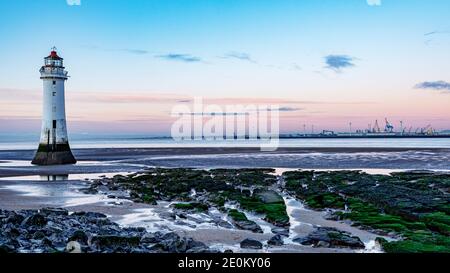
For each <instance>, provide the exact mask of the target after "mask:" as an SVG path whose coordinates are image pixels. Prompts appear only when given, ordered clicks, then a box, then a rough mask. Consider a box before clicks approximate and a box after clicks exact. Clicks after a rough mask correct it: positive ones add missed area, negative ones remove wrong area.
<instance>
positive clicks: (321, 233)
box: [293, 227, 364, 249]
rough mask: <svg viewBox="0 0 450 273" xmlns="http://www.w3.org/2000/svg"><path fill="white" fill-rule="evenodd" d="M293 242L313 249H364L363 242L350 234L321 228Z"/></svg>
mask: <svg viewBox="0 0 450 273" xmlns="http://www.w3.org/2000/svg"><path fill="white" fill-rule="evenodd" d="M293 241H294V242H297V243H300V244H302V245H312V246H313V247H324V248H352V249H360V248H364V244H363V242H362V241H361V240H360V239H359V238H358V237H356V236H352V235H351V234H350V233H348V232H344V231H340V230H337V229H335V228H329V227H319V228H318V229H317V230H315V231H313V232H312V233H310V234H309V235H308V236H306V237H302V238H295V239H294V240H293Z"/></svg>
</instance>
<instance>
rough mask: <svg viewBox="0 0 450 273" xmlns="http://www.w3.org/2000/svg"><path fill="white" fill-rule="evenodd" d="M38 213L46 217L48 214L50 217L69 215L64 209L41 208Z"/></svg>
mask: <svg viewBox="0 0 450 273" xmlns="http://www.w3.org/2000/svg"><path fill="white" fill-rule="evenodd" d="M40 212H41V213H42V214H44V215H45V216H48V215H50V214H52V215H62V216H67V215H69V212H68V211H67V210H66V209H62V208H43V209H41V210H40Z"/></svg>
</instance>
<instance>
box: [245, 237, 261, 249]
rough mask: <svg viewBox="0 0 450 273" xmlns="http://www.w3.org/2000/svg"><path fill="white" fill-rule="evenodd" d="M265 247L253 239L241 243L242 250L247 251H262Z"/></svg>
mask: <svg viewBox="0 0 450 273" xmlns="http://www.w3.org/2000/svg"><path fill="white" fill-rule="evenodd" d="M262 247H263V245H262V243H261V242H260V241H257V240H253V239H245V240H244V241H242V242H241V248H246V249H262Z"/></svg>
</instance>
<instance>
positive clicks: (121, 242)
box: [91, 235, 141, 248]
mask: <svg viewBox="0 0 450 273" xmlns="http://www.w3.org/2000/svg"><path fill="white" fill-rule="evenodd" d="M140 241H141V238H140V237H136V236H120V235H96V236H94V237H92V239H91V245H95V246H96V247H100V248H118V247H124V246H125V247H131V246H138V245H139V243H140Z"/></svg>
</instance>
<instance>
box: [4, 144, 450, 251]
mask: <svg viewBox="0 0 450 273" xmlns="http://www.w3.org/2000/svg"><path fill="white" fill-rule="evenodd" d="M73 152H74V154H75V156H76V157H77V159H78V163H77V164H76V165H59V166H33V165H31V164H30V159H31V158H32V156H33V153H34V151H33V150H3V151H0V177H1V178H0V208H2V209H6V210H14V211H17V210H22V209H35V210H38V209H41V208H43V207H57V208H64V209H67V210H68V211H73V212H76V211H91V212H98V213H103V214H106V215H107V216H108V219H110V220H111V221H113V222H115V223H118V224H119V225H120V226H122V227H144V228H146V229H147V230H148V231H149V232H157V231H163V232H176V233H177V234H179V235H180V236H185V237H189V238H193V239H195V240H198V241H200V242H203V243H205V244H206V245H207V246H208V247H211V248H213V249H218V250H220V251H224V250H227V249H228V250H231V251H235V252H248V251H250V252H254V251H257V252H382V249H381V247H380V246H379V244H378V243H376V239H377V238H381V237H383V238H385V239H386V240H396V239H397V237H396V236H395V235H394V234H389V235H388V234H384V235H383V234H381V235H380V234H379V233H376V232H374V231H371V230H370V229H369V230H367V229H361V228H359V227H357V226H356V227H355V226H354V225H353V224H352V222H351V221H335V220H333V219H331V218H330V216H331V214H330V212H332V210H331V211H330V210H315V209H311V208H309V207H308V206H305V204H304V203H303V201H302V200H299V199H297V198H295V197H294V196H293V195H292V193H288V192H286V190H285V189H284V188H283V187H282V186H276V185H274V186H271V187H269V188H267V189H268V190H274V191H275V192H277V194H278V195H280V196H281V197H283V198H284V202H283V203H284V204H285V206H286V212H287V216H288V217H289V228H288V231H289V232H288V234H289V235H287V237H286V238H285V239H284V243H283V244H282V245H279V246H269V245H267V244H265V246H264V247H263V248H262V249H260V250H254V249H253V250H248V249H243V248H241V247H240V246H239V243H240V242H241V241H242V240H244V239H254V240H257V241H261V242H268V241H269V240H270V239H271V237H273V236H274V234H275V235H276V233H274V232H273V230H274V229H275V230H276V226H274V225H273V224H271V223H268V222H266V221H264V220H263V218H261V217H262V216H261V215H259V214H258V213H256V214H255V213H252V212H251V211H248V212H246V216H247V218H248V220H249V221H252V222H254V223H255V224H256V225H258V226H259V227H260V228H261V230H262V232H261V233H259V232H258V233H255V232H252V231H248V230H241V229H236V228H231V226H233V225H234V224H232V222H229V218H228V217H227V216H226V213H225V214H224V212H223V211H220V210H217V209H216V208H215V207H214V206H212V207H210V208H209V211H207V212H206V213H200V214H199V213H196V212H189V211H188V212H185V213H182V214H180V215H181V216H174V215H178V214H177V213H179V211H178V210H176V209H174V207H173V205H174V204H175V203H176V201H175V200H171V199H167V198H166V199H165V200H166V201H164V199H163V200H159V201H157V202H155V203H145V202H144V203H143V202H142V201H139V200H137V201H136V200H134V199H133V198H130V196H129V194H128V193H127V191H126V190H125V189H123V190H121V191H117V190H116V189H114V190H111V188H108V186H101V187H100V188H95V191H92V192H86V191H85V189H86V188H89V187H92V185H93V184H92V183H93V182H95V181H106V182H102V183H107V184H104V185H109V184H108V183H110V182H108V181H110V180H108V179H112V178H114V177H127V176H130V177H131V176H132V175H136V174H139V173H142V172H145V171H146V170H152V169H154V168H175V170H177V169H181V168H194V169H199V170H201V169H204V170H209V169H237V170H238V173H239V169H241V170H244V169H249V168H250V169H251V168H254V169H255V170H257V169H258V168H273V171H271V175H272V176H273V177H274V178H276V179H278V180H279V181H281V182H282V181H283V179H284V176H283V174H284V173H285V172H289V171H295V170H298V169H302V170H313V169H314V170H319V171H320V170H321V171H336V172H339V171H345V170H362V171H364V172H365V173H369V174H373V175H378V174H381V175H388V174H389V173H392V172H401V171H407V170H433V171H436V172H442V173H447V172H448V171H449V169H450V167H449V164H448V162H450V149H447V148H374V147H363V148H356V147H353V148H340V147H331V148H326V147H324V148H305V147H302V148H294V147H283V148H280V149H278V150H277V151H274V152H261V151H260V150H259V149H258V148H212V147H211V148H192V147H191V148H101V149H92V148H88V149H74V151H73ZM181 170H182V169H181ZM281 182H278V183H281ZM96 183H97V182H96ZM193 200H196V199H195V198H193ZM235 206H236V205H233V206H232V207H227V208H226V209H227V210H229V209H230V208H235ZM180 217H182V218H180ZM219 218H220V219H221V221H222V220H223V221H225V222H226V225H225V226H226V227H224V226H221V225H222V224H224V223H222V222H220V221H219V222H218V219H219ZM317 227H327V228H332V229H337V230H339V231H340V232H348V234H351V235H353V236H357V237H358V238H359V239H360V240H361V241H362V243H363V244H364V248H362V249H351V248H330V247H320V246H319V247H311V246H305V245H302V244H299V243H296V242H294V241H293V240H294V239H296V238H299V237H305V236H308V234H310V233H311V232H313V231H314V230H315V229H316V228H317Z"/></svg>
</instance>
